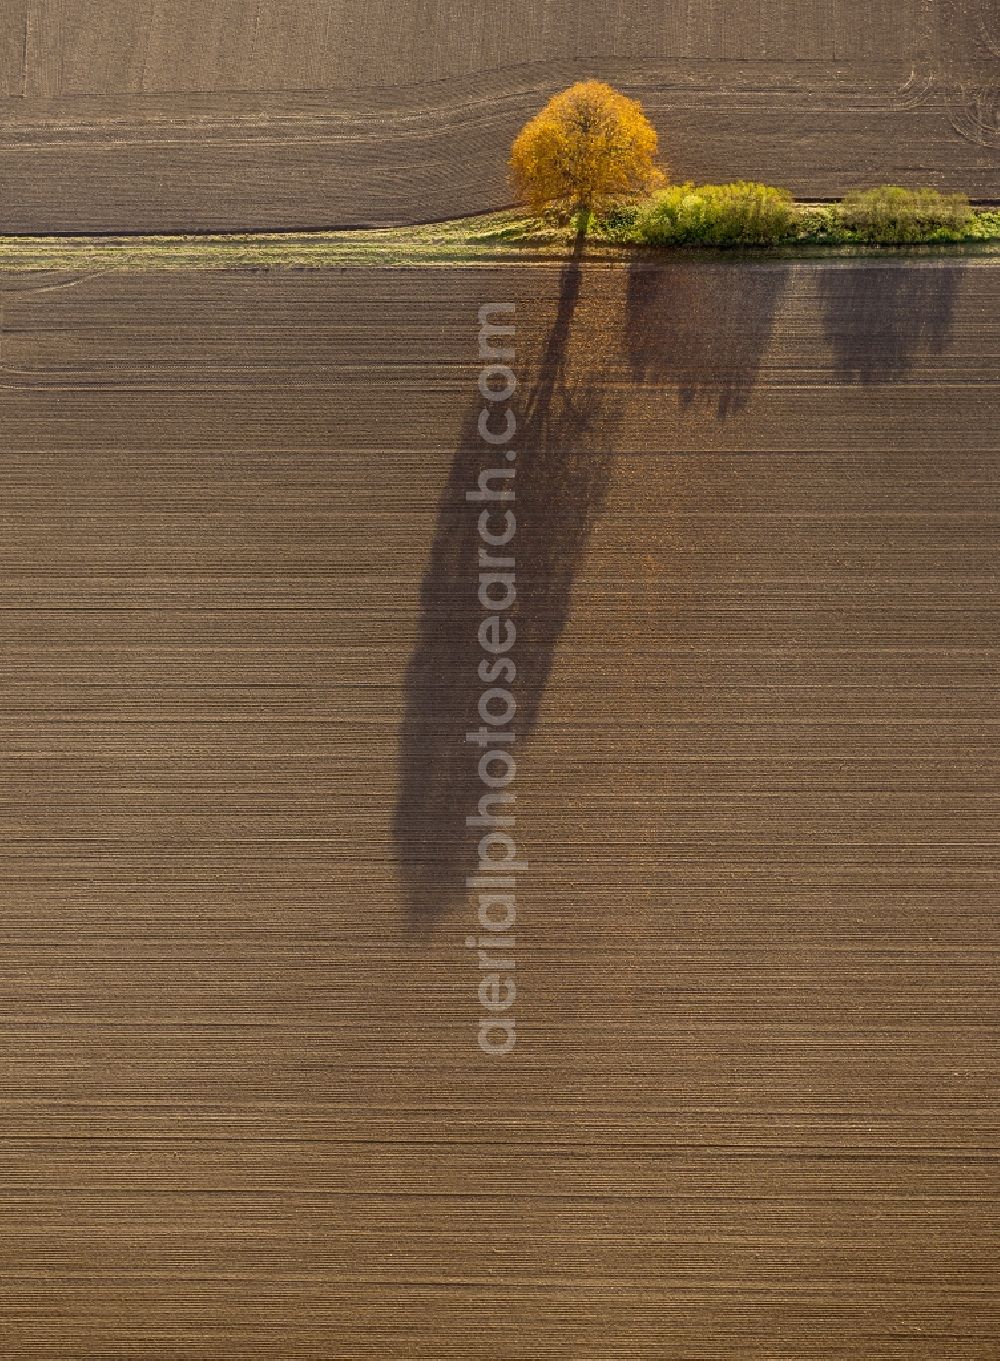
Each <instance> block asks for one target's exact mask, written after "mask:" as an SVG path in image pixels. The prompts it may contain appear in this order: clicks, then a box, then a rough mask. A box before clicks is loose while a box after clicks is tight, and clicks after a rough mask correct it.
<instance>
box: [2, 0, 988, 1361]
mask: <svg viewBox="0 0 1000 1361" xmlns="http://www.w3.org/2000/svg"><path fill="white" fill-rule="evenodd" d="M431 8H432V7H427V9H428V13H429V12H430V9H431ZM801 8H802V7H800V6H797V7H796V15H797V14H798V12H799V10H800V9H801ZM809 8H811V7H809ZM648 9H649V11H650V13H651V12H652V7H651V6H650V7H648ZM37 10H38V7H37V6H36V7H34V10H33V12H37ZM193 12H194V11H193V7H192V14H193ZM505 12H507V11H505ZM262 13H265V14H266V7H265V9H264V11H262ZM510 13H511V15H512V16H513V10H511V11H510ZM886 13H888V11H886ZM200 14H201V12H200V11H199V21H201V19H200ZM264 22H265V20H264V18H263V17H262V20H261V23H262V26H263V24H264ZM511 22H512V25H513V17H512V19H511ZM515 27H516V26H515ZM789 28H790V30H791V31H792V32H793V33H798V31H799V21H798V18H796V20H795V23H794V24H792V23H790V24H789ZM802 31H803V33H804V34H805V35H807V36H808V35H814V34H815V32H816V31H817V30H816V29H815V27H810V26H808V25H806V26H804V27H803V30H802ZM285 36H286V38H287V41H288V42H292V41H293V37H294V35H285ZM777 37H778V38H781V39H782V40H785V39H787V38H788V34H787V33H782V32H781V31H779V32H778V34H777ZM521 38H523V35H521ZM748 40H749V39H748V38H747V37H746V36H745V35H744V36H741V37H739V38H737V37H736V36H734V37H733V40H732V41H733V43H734V45H737V44H738V43H742V42H744V41H748ZM776 40H777V39H776ZM826 40H827V41H828V40H829V35H827V39H826ZM90 41H91V42H92V43H93V44H94V52H95V53H100V52H102V51H103V50H104V49H103V47H102V46H101V45H100V43H99V41H98V38H97V37H96V36H94V35H93V34H92V35H91V38H90ZM122 41H123V42H124V41H125V39H124V38H123V39H122ZM129 41H138V40H131V39H130V40H129ZM185 41H186V39H185ZM269 41H274V42H277V41H278V39H277V37H276V36H274V35H273V34H272V36H271V38H270V39H269ZM482 41H483V43H485V42H486V36H485V33H484V36H483V39H482ZM796 41H799V39H796ZM801 41H802V42H803V43H804V42H805V38H802V39H801ZM810 41H812V37H810ZM816 41H818V38H817V39H816ZM148 42H149V49H148V50H149V51H150V52H151V53H157V52H159V48H157V47H156V45H155V42H154V40H153V38H152V37H150V38H149V40H148ZM135 50H136V51H137V50H139V49H135ZM192 50H193V48H192ZM359 50H361V51H362V53H364V52H366V51H367V49H366V48H365V47H364V45H363V44H362V45H361V47H360V49H359ZM528 50H529V51H530V50H531V49H530V48H529V49H528ZM740 50H742V49H740ZM130 51H132V49H130ZM825 52H826V49H824V50H823V51H822V52H821V53H820V55H821V56H822V55H824V53H825ZM734 55H735V54H734ZM805 55H815V54H814V53H812V51H811V49H809V50H808V51H806V53H805ZM105 59H106V62H107V70H108V71H109V72H110V73H112V74H113V75H114V79H115V80H120V79H121V72H122V70H124V69H125V67H123V66H122V65H121V64H116V61H117V58H116V59H115V60H112V58H111V56H107V57H106V58H105ZM470 59H471V58H470ZM129 60H130V61H131V62H132V63H133V64H132V65H131V66H129V67H128V69H129V70H131V71H132V76H131V77H130V79H132V80H133V82H138V81H139V67H140V66H141V69H142V70H144V71H145V76H144V77H143V81H144V82H145V83H144V84H142V85H141V88H149V89H158V88H159V87H160V85H162V84H163V83H164V82H165V81H166V80H167V78H168V76H167V73H168V72H169V70H170V69H172V68H171V66H170V64H169V62H167V59H166V58H165V57H163V56H162V55H161V56H157V57H156V59H155V60H153V59H152V58H151V59H150V61H149V62H148V63H146V64H145V65H142V63H139V66H136V64H135V63H136V61H137V58H136V57H135V56H134V55H132V56H131V57H130V58H129ZM171 60H172V61H179V57H176V58H171ZM204 60H205V62H206V63H210V54H206V55H204ZM365 60H367V61H369V62H370V63H372V64H371V65H369V66H365V65H362V68H361V72H360V75H361V76H363V77H364V78H365V79H373V78H374V77H375V75H377V74H379V72H380V71H381V68H379V67H378V66H377V64H376V54H374V53H370V54H369V55H368V56H367V57H366V58H365ZM428 60H429V58H428ZM389 69H390V70H391V69H392V68H391V67H390V68H389ZM214 70H215V68H214V67H212V66H211V64H209V65H208V66H207V67H206V68H205V71H204V72H200V73H199V76H198V79H199V81H202V82H205V81H207V80H208V77H209V76H211V75H212V74H213V72H214ZM421 70H422V72H423V74H424V75H425V77H426V74H427V73H426V71H423V68H421ZM76 72H77V73H76V74H75V75H73V74H72V72H71V73H70V74H65V73H64V76H63V79H64V81H66V82H70V83H69V84H67V85H66V86H64V88H66V89H72V88H74V87H73V85H72V83H71V82H72V81H74V80H76V81H79V80H81V79H82V78H83V75H82V74H81V73H84V74H85V72H86V64H85V63H83V64H81V65H80V66H79V67H78V68H76ZM99 74H100V73H97V74H95V76H94V79H97V78H98V75H99ZM100 78H101V79H102V80H103V79H104V76H100ZM232 78H233V79H236V77H235V76H234V77H232ZM108 79H109V80H110V79H111V75H109V76H108ZM136 88H140V86H138V85H137V86H136ZM449 88H450V87H447V86H446V87H445V88H444V90H443V91H442V93H443V95H445V96H446V95H447V90H448V89H449ZM152 98H153V97H152V96H150V99H152ZM36 107H37V106H36ZM51 107H52V108H53V109H54V110H56V111H57V113H58V118H59V119H62V118H64V117H65V108H66V105H65V104H64V103H59V102H58V101H57V103H56V104H55V105H52V106H51ZM132 107H136V105H135V104H133V105H132ZM144 107H148V106H146V105H144ZM59 110H62V112H59ZM766 116H770V115H764V114H762V119H764V118H765V117H766ZM916 116H919V117H923V116H924V115H923V114H921V115H916ZM926 116H927V117H928V118H930V117H931V114H929V113H928V114H927V115H926ZM933 116H934V117H937V116H938V115H937V114H935V115H933ZM912 126H914V127H916V126H917V125H916V124H915V123H914V124H913V125H912ZM241 135H242V134H241ZM85 141H86V139H84V142H82V143H80V144H79V145H80V146H85ZM74 145H76V144H74ZM244 145H245V143H244ZM831 145H832V142H831ZM966 145H968V144H965V143H959V142H956V147H959V148H963V147H965V146H966ZM786 150H787V153H788V156H789V157H790V158H792V159H794V158H795V157H797V156H801V155H804V154H805V153H804V152H802V151H801V150H797V149H795V148H794V147H790V146H787V147H786ZM70 151H71V148H68V147H63V149H62V151H61V152H60V154H61V155H64V156H66V155H69V154H70ZM321 151H322V154H323V155H325V154H326V153H325V151H323V150H322V144H321ZM73 154H75V153H73ZM98 154H100V153H97V152H93V151H92V150H91V151H84V152H81V159H80V160H79V162H78V164H79V165H80V166H83V165H85V164H87V161H86V157H87V156H89V155H98ZM169 154H171V155H172V154H173V153H169ZM184 154H185V155H186V154H187V152H185V153H184ZM220 154H221V152H220ZM846 154H848V153H847V152H845V155H846ZM851 154H853V153H851ZM901 154H903V153H902V152H901ZM970 154H972V153H970ZM976 154H979V153H978V152H976ZM174 164H176V165H177V166H179V165H180V164H181V163H180V162H179V161H178V162H176V163H174ZM361 164H362V162H359V165H361ZM143 165H147V163H145V162H143ZM147 169H148V165H147ZM142 173H146V172H145V171H143V172H142ZM289 174H291V170H290V169H289ZM141 178H142V176H141V174H139V175H137V177H136V180H135V182H134V184H133V188H134V189H136V192H138V186H139V184H140V183H141ZM114 182H115V183H118V181H117V179H115V181H114ZM359 182H360V181H359ZM306 188H307V192H308V193H311V192H312V188H311V187H309V186H306ZM193 192H194V193H195V195H196V197H197V195H198V194H200V193H201V192H202V191H201V190H200V189H198V188H197V187H196V188H195V190H194V191H193ZM205 193H206V194H207V193H208V191H207V189H206V190H205ZM210 198H211V195H209V196H208V197H206V198H202V199H199V200H198V201H199V202H202V203H206V204H207V203H208V202H209V201H210ZM52 201H53V202H54V199H53V200H52ZM111 201H112V200H110V199H109V200H108V202H111ZM114 201H115V202H116V203H118V204H119V206H120V205H121V204H122V203H126V204H127V202H129V201H128V200H118V199H116V200H114ZM194 201H195V199H192V200H191V202H192V203H193V202H194ZM277 201H278V200H277V199H274V200H272V203H277ZM70 202H71V205H75V207H73V208H72V211H78V210H79V209H80V207H81V205H82V204H83V202H84V191H83V188H82V187H81V188H80V190H79V191H78V194H77V197H76V198H75V199H74V198H73V196H72V194H71V195H70ZM95 202H98V200H95ZM314 202H315V203H316V204H318V203H319V199H316V200H315V201H314ZM135 203H138V199H136V200H135ZM67 211H69V210H67ZM95 211H97V209H95ZM129 211H132V209H131V208H129ZM3 288H4V291H3V292H2V293H0V363H2V370H0V383H2V387H0V428H2V430H3V440H4V458H3V464H2V479H3V486H2V491H3V499H2V505H3V537H2V555H3V572H2V577H0V580H2V596H0V604H2V606H3V618H4V633H3V640H2V653H3V689H2V703H0V724H2V727H3V740H4V749H5V753H6V754H5V761H4V764H5V775H6V779H7V789H6V793H5V795H4V798H3V802H2V805H0V818H2V833H3V834H2V838H0V848H2V851H0V885H2V891H3V895H4V898H5V905H4V922H5V946H4V957H5V958H4V985H3V997H4V1008H5V1019H4V1026H5V1033H4V1041H3V1047H2V1048H3V1056H4V1058H3V1069H2V1078H0V1105H2V1108H3V1111H4V1126H5V1135H6V1138H5V1141H4V1143H3V1146H2V1156H3V1162H4V1167H3V1172H2V1175H0V1211H2V1218H3V1220H4V1231H3V1234H2V1241H3V1244H4V1248H3V1251H4V1254H5V1259H6V1260H5V1264H4V1268H3V1281H4V1284H3V1289H2V1295H0V1335H2V1337H3V1339H4V1340H3V1344H2V1351H3V1356H4V1358H5V1359H6V1358H9V1359H10V1361H28V1358H31V1361H55V1359H56V1358H72V1359H73V1361H110V1359H111V1358H114V1361H125V1358H129V1361H133V1359H134V1361H167V1359H168V1358H169V1361H195V1359H196V1358H198V1359H200V1358H211V1361H237V1359H239V1361H244V1359H249V1358H255V1359H264V1358H273V1361H292V1358H303V1359H306V1358H308V1361H361V1359H362V1358H371V1361H420V1359H421V1358H426V1361H442V1358H444V1357H449V1358H451V1357H454V1358H459V1357H461V1358H462V1361H497V1358H504V1361H548V1359H549V1358H560V1359H561V1361H626V1359H628V1361H633V1359H634V1361H638V1358H643V1359H645V1358H649V1361H654V1359H655V1361H735V1358H740V1361H743V1359H744V1358H746V1361H751V1359H753V1358H768V1359H769V1361H806V1358H823V1359H824V1361H826V1359H827V1358H829V1361H833V1358H838V1359H839V1361H888V1359H889V1358H892V1359H893V1361H988V1359H990V1361H991V1359H992V1358H993V1357H995V1355H996V1326H995V1325H996V1313H995V1304H996V1297H995V1292H994V1282H993V1269H994V1266H995V1260H994V1258H993V1255H992V1248H993V1247H995V1237H994V1236H993V1234H992V1228H991V1219H992V1218H993V1216H994V1212H995V1204H996V1201H995V1196H996V1190H997V1186H996V1178H995V1170H996V1155H997V1142H996V1135H997V1125H996V1110H995V1106H994V1105H993V1103H992V1100H991V1096H990V1090H991V1083H992V1082H993V1081H994V1080H995V1076H996V1074H995V1069H996V1049H995V1045H994V1043H993V1042H992V1040H991V1029H990V1026H991V1023H995V1020H996V994H995V987H994V985H995V977H994V976H993V975H992V974H991V971H990V965H991V956H990V954H989V950H988V943H989V941H990V940H991V938H992V937H991V927H990V918H989V912H990V910H991V908H992V909H995V890H996V883H997V869H998V865H997V858H996V841H995V833H996V819H997V810H998V794H997V765H998V746H997V741H996V737H997V731H996V725H997V719H996V693H997V691H996V685H997V653H996V580H997V578H996V568H997V535H998V518H1000V498H998V496H997V484H996V468H997V455H998V452H1000V449H998V436H997V424H996V410H997V398H998V395H1000V394H998V384H1000V380H998V373H1000V363H998V361H1000V267H998V266H997V265H996V264H990V263H988V262H974V261H972V262H964V263H963V262H962V261H960V260H958V259H956V258H951V259H949V260H947V261H943V262H938V263H928V264H923V265H922V264H914V263H908V264H903V263H900V262H898V261H897V262H890V263H885V262H877V261H876V262H872V261H857V262H843V261H842V262H834V263H829V264H826V263H816V262H806V263H796V264H794V265H793V264H788V263H784V262H780V261H774V262H765V263H756V264H755V263H750V262H744V263H742V264H741V263H725V264H720V263H717V262H712V261H710V260H706V261H699V262H694V261H690V260H686V261H682V262H676V261H674V262H664V263H658V264H648V263H641V264H637V265H636V266H635V267H634V268H632V269H631V270H629V269H627V268H625V267H622V266H604V265H592V264H585V265H583V266H582V267H581V266H580V264H579V263H578V262H577V263H574V262H573V261H569V262H567V264H566V265H565V266H564V267H557V266H550V265H541V264H539V265H537V266H534V267H532V266H523V267H518V268H513V267H506V268H503V267H498V268H488V267H482V268H479V267H470V268H465V269H435V268H424V269H411V270H378V269H353V268H351V269H343V270H339V271H334V270H327V271H318V272H311V273H292V272H287V273H273V274H256V275H255V274H240V273H235V272H234V273H228V274H227V273H218V274H213V273H192V274H188V275H186V274H148V275H135V274H133V275H115V274H104V275H98V276H85V275H81V276H64V277H53V276H50V275H38V276H20V277H15V276H8V277H7V278H6V279H5V280H4V283H3ZM508 299H509V300H510V301H513V302H515V303H516V304H517V321H516V324H517V357H516V360H515V368H516V371H517V374H518V377H519V379H520V390H519V392H518V394H517V396H516V398H515V403H516V407H517V410H518V412H519V413H520V416H521V419H522V425H523V428H522V440H521V442H520V444H519V449H520V463H519V465H518V466H519V472H518V476H519V478H520V481H519V482H518V498H519V499H518V511H519V521H520V524H519V530H518V542H517V554H518V590H519V593H520V596H519V602H518V615H517V618H518V628H519V635H518V659H519V664H520V666H521V671H520V675H519V677H518V688H517V694H518V699H519V703H520V706H521V722H522V740H521V745H520V747H519V755H520V765H519V771H518V780H517V790H518V800H517V827H518V836H519V838H520V841H521V844H522V849H523V852H524V856H525V858H526V860H527V861H528V864H529V868H528V870H527V871H526V872H525V873H524V874H523V876H522V878H521V885H520V897H519V908H520V917H519V922H518V929H517V946H516V951H517V977H518V987H519V992H518V998H517V1021H518V1037H519V1038H518V1048H517V1050H516V1051H515V1053H514V1054H513V1055H511V1056H510V1057H509V1058H507V1059H505V1060H502V1061H501V1060H490V1059H487V1058H485V1057H484V1056H482V1055H481V1054H480V1053H479V1051H478V1050H477V1048H476V1044H475V1027H476V1023H477V1020H478V1015H479V1003H478V1000H477V996H476V987H477V984H478V969H477V968H476V965H475V963H474V960H473V958H472V955H471V952H470V951H469V950H467V949H466V948H465V947H464V945H463V941H464V938H465V936H466V934H467V932H468V931H469V930H470V929H472V924H473V916H472V913H471V911H470V907H469V904H468V903H467V902H466V901H465V899H464V897H463V895H462V893H461V892H460V891H458V885H460V883H461V879H462V876H463V874H464V873H465V872H466V869H467V868H468V865H469V862H470V857H473V856H474V848H475V843H474V841H472V840H471V833H470V832H469V831H468V830H467V829H466V828H465V827H464V825H463V820H464V817H465V815H466V814H467V813H468V812H471V811H474V809H473V808H472V807H471V805H470V800H472V799H473V797H474V796H475V797H478V790H477V789H476V788H475V783H474V766H473V764H472V763H473V761H474V760H475V753H474V752H473V749H472V748H471V747H469V746H468V745H467V744H465V743H464V741H463V738H462V734H463V733H464V731H465V729H466V728H467V727H468V726H469V722H470V719H472V720H473V721H474V712H475V705H476V698H477V695H478V691H479V688H480V687H479V684H478V682H477V681H476V679H475V677H474V674H473V673H472V672H471V671H470V669H469V663H470V658H471V657H472V656H474V655H475V627H476V624H477V622H478V618H479V610H478V607H477V606H476V603H475V600H474V591H475V584H474V572H475V561H474V557H473V548H474V546H475V545H474V542H473V539H472V536H471V534H470V520H469V507H468V504H467V503H466V501H465V499H464V491H465V489H466V488H467V487H469V486H471V485H473V484H474V481H475V477H476V474H477V471H478V469H479V468H480V467H481V466H482V455H481V447H482V446H481V444H479V443H477V440H476V437H475V421H476V416H477V414H478V411H479V408H480V406H481V400H480V399H479V398H478V396H477V393H476V378H477V373H478V369H479V361H478V358H477V342H476V333H477V321H476V315H477V310H478V308H479V307H480V305H481V304H483V303H484V302H489V301H499V300H508ZM470 583H471V588H470ZM470 772H472V775H471V777H470Z"/></svg>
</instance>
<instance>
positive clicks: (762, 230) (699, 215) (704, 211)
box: [632, 180, 796, 246]
mask: <svg viewBox="0 0 1000 1361" xmlns="http://www.w3.org/2000/svg"><path fill="white" fill-rule="evenodd" d="M795 219H796V209H795V201H794V200H793V198H792V196H791V194H789V193H787V192H786V191H785V190H784V189H774V188H772V187H771V186H770V185H768V184H755V183H753V182H752V181H749V180H739V181H737V182H736V183H734V184H701V185H694V184H690V183H689V184H675V185H672V186H671V187H670V188H669V189H664V190H663V191H662V192H661V193H659V194H655V195H654V196H653V198H652V199H650V201H649V202H648V203H647V204H646V205H645V206H644V207H643V208H642V210H641V211H640V213H639V216H638V217H637V219H636V221H635V224H634V227H633V235H632V240H634V241H640V242H644V243H645V244H647V245H650V246H666V245H685V244H692V243H697V244H699V245H705V246H773V245H776V244H777V243H778V242H779V241H783V240H786V239H788V238H790V237H791V236H793V235H794V224H795Z"/></svg>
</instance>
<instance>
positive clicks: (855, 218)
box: [839, 184, 972, 246]
mask: <svg viewBox="0 0 1000 1361" xmlns="http://www.w3.org/2000/svg"><path fill="white" fill-rule="evenodd" d="M839 217H840V222H841V225H842V226H843V227H844V228H845V229H846V230H847V231H848V232H850V233H851V234H852V236H853V238H854V239H855V240H857V241H865V242H869V243H871V244H874V245H886V246H898V245H906V244H912V243H914V242H920V241H959V240H961V239H962V237H963V235H964V234H965V232H966V230H967V229H968V227H969V225H970V223H971V221H972V208H971V207H970V205H969V200H968V198H967V196H966V195H965V194H942V193H939V192H938V190H937V189H903V188H902V187H901V186H900V185H898V184H880V185H877V186H876V187H875V188H874V189H859V190H856V191H855V192H854V193H852V194H848V195H847V196H846V197H845V198H844V199H843V200H842V202H841V204H840V207H839Z"/></svg>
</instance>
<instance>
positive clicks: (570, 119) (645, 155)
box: [510, 80, 665, 230]
mask: <svg viewBox="0 0 1000 1361" xmlns="http://www.w3.org/2000/svg"><path fill="white" fill-rule="evenodd" d="M656 152H657V137H656V131H655V129H654V128H653V127H652V125H651V124H650V122H649V120H648V119H647V118H646V115H645V114H644V113H643V111H642V106H641V105H640V104H639V103H638V102H637V101H636V100H634V99H627V98H626V97H625V95H623V94H620V93H619V92H618V91H617V90H615V89H613V88H612V87H611V86H610V85H605V84H604V83H603V82H602V81H599V80H585V81H580V82H579V83H578V84H576V85H571V86H570V88H569V89H568V90H563V91H562V93H561V94H557V95H555V96H554V97H553V98H552V99H550V100H549V102H548V104H546V106H545V108H544V109H542V111H541V113H539V114H537V115H536V116H535V117H534V118H532V119H531V120H530V122H528V123H526V124H525V125H524V127H523V128H522V129H521V131H520V132H519V133H518V135H517V138H516V139H515V141H514V145H513V148H512V149H511V156H510V176H511V183H512V186H513V189H514V192H515V194H516V196H517V199H518V201H519V202H521V203H526V204H527V205H528V206H529V207H530V208H531V210H532V211H533V212H541V211H544V210H545V209H547V208H551V207H555V208H557V209H560V210H562V211H564V212H566V213H567V214H573V213H576V214H578V215H579V216H578V224H579V226H580V229H581V230H584V229H585V227H586V222H587V220H588V219H589V217H590V215H591V213H592V212H593V211H594V210H595V209H597V208H600V207H603V206H604V205H606V204H607V203H609V202H613V201H614V200H616V199H622V198H631V197H635V196H636V195H640V194H648V193H650V192H651V191H652V190H653V189H656V188H658V187H659V186H660V185H661V184H663V183H665V176H664V174H663V171H662V170H660V169H659V168H658V167H657V165H656Z"/></svg>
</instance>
